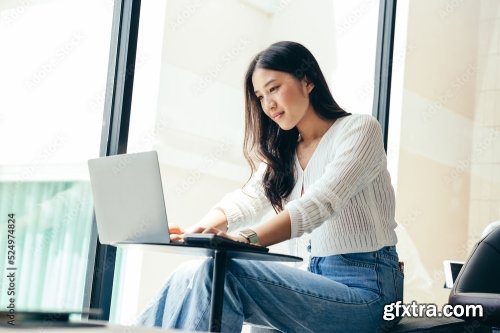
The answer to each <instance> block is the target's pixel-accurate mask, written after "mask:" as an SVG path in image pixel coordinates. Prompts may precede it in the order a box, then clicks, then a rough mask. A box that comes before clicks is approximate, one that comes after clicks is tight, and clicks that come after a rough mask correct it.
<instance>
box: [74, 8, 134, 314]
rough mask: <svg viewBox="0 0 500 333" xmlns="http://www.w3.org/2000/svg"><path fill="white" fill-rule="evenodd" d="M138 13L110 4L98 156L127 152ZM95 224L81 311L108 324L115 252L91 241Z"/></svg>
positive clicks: (95, 237)
mask: <svg viewBox="0 0 500 333" xmlns="http://www.w3.org/2000/svg"><path fill="white" fill-rule="evenodd" d="M140 9H141V0H115V2H114V10H113V27H112V32H111V46H110V53H109V67H108V79H107V85H106V99H105V102H104V118H103V130H102V134H101V148H100V156H109V155H116V154H124V153H126V152H127V142H128V130H129V122H130V111H131V106H132V95H133V94H132V93H133V86H134V72H135V59H136V51H137V36H138V32H139V18H140ZM95 223H96V222H95V216H94V219H93V223H92V224H93V226H92V233H93V234H92V240H93V241H94V244H95V245H96V248H95V253H91V254H90V255H92V257H89V263H92V262H93V263H94V265H91V264H89V271H88V272H87V285H86V290H89V289H90V288H91V293H90V300H89V297H87V299H86V302H87V303H86V304H84V307H86V305H87V304H88V305H89V306H90V308H92V309H101V311H102V313H101V314H91V315H90V318H91V319H100V320H109V313H110V308H111V296H112V290H113V278H114V270H115V260H116V248H114V247H112V246H107V245H102V244H101V243H100V242H99V241H97V242H96V241H95V240H96V239H97V232H96V226H95ZM90 252H93V251H90ZM94 254H95V256H94ZM94 258H95V259H94ZM93 260H94V261H93ZM92 266H93V267H92ZM90 276H92V278H90ZM90 281H91V282H90ZM90 283H91V285H89V284H90Z"/></svg>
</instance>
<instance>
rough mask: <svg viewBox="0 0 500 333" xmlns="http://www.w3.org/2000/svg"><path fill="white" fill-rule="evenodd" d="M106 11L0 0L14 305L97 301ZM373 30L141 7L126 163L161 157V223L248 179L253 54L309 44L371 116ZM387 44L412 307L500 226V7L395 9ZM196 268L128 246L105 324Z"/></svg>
mask: <svg viewBox="0 0 500 333" xmlns="http://www.w3.org/2000/svg"><path fill="white" fill-rule="evenodd" d="M113 6H114V3H113V1H111V0H106V1H104V0H86V1H81V0H79V1H77V0H31V1H30V0H19V1H17V0H2V1H0V43H1V45H4V51H2V52H1V53H0V195H1V197H0V198H1V200H0V228H1V230H2V231H1V232H0V234H1V235H6V232H4V231H6V230H7V214H9V213H15V214H16V239H17V256H16V260H17V261H16V264H17V266H18V272H19V274H18V279H17V281H16V282H17V293H18V298H17V301H16V305H17V307H18V308H19V309H21V308H22V309H34V310H54V309H56V310H74V309H81V308H82V306H83V304H84V298H85V296H86V295H87V296H88V293H89V292H90V290H86V288H85V279H86V271H87V265H88V264H89V262H90V261H93V258H90V260H89V256H90V257H92V253H93V252H92V251H90V250H89V249H90V246H91V239H90V238H91V227H92V215H93V203H92V195H91V191H90V184H89V176H88V171H87V160H88V159H89V158H95V157H98V156H99V149H100V140H101V130H102V126H103V109H104V98H105V92H106V79H107V74H108V59H109V52H110V39H111V26H112V16H113ZM378 26H379V1H378V0H317V1H306V0H188V1H182V0H154V1H153V0H143V1H142V5H141V13H140V27H139V39H138V48H137V60H136V71H135V80H134V90H133V99H132V112H131V119H130V130H129V138H128V152H139V151H146V150H153V149H154V150H157V151H158V153H159V158H160V164H161V171H162V182H163V186H164V194H165V200H166V206H167V212H168V217H169V220H170V221H172V222H175V223H178V224H180V225H181V226H188V225H190V224H192V223H195V222H196V221H197V220H198V219H200V218H201V217H202V216H203V215H204V214H205V213H206V212H207V211H208V210H209V209H210V208H211V207H212V206H213V205H215V204H216V203H217V201H218V200H219V199H220V198H221V197H222V196H223V195H224V194H225V193H227V192H228V191H231V190H234V189H237V188H238V187H241V186H242V185H243V184H244V183H245V181H246V180H247V178H248V176H249V174H250V169H249V167H248V166H247V164H246V162H245V160H244V158H243V154H242V139H243V129H244V118H243V116H244V114H243V107H244V98H243V75H244V72H245V71H246V67H247V65H248V63H249V62H250V60H251V58H252V57H253V56H254V55H255V54H256V53H257V52H259V51H261V50H262V49H264V48H266V47H267V46H268V45H269V44H271V43H273V42H276V41H279V40H293V41H297V42H299V43H302V44H304V45H305V46H306V47H307V48H309V49H310V50H311V52H312V53H313V54H314V55H315V56H316V58H317V60H318V62H319V64H320V66H321V68H322V70H323V72H324V74H325V76H326V78H327V80H328V83H329V86H330V89H331V91H332V93H333V96H334V98H335V99H336V100H337V102H338V103H339V104H340V105H341V106H342V107H343V108H344V109H346V110H347V111H348V112H351V113H363V114H372V113H373V110H372V109H373V95H374V73H375V54H376V46H377V30H378ZM394 43H395V44H394V60H393V64H392V71H393V73H392V91H391V109H390V118H389V140H388V147H387V154H388V165H389V170H390V173H391V178H392V182H393V186H394V188H395V191H396V219H397V222H398V223H399V227H398V229H397V233H398V237H399V243H398V251H399V253H400V256H401V259H402V260H404V261H405V275H406V276H405V279H406V280H405V302H410V301H411V300H416V301H418V302H421V303H422V302H432V303H438V304H443V303H446V302H447V298H448V294H449V290H447V289H444V288H443V283H444V273H443V269H442V261H443V260H446V259H452V260H465V259H466V257H467V255H468V253H469V251H470V249H471V247H472V246H473V245H474V243H475V242H477V241H478V240H479V239H480V236H481V232H482V231H483V229H484V227H485V226H486V225H488V224H489V223H490V222H493V221H495V220H500V2H498V1H495V0H462V1H456V0H406V1H404V0H399V1H398V2H397V15H396V28H395V39H394ZM6 242H7V239H6V237H4V236H2V237H1V238H0V270H1V271H2V272H4V271H5V268H6V265H7V264H6V261H5V259H4V258H6V250H7V244H6ZM285 249H286V247H284V246H277V247H275V248H274V250H275V251H285ZM187 259H188V258H187V257H186V256H176V255H171V254H160V253H151V252H142V251H132V250H127V251H122V250H118V255H117V265H116V267H115V277H114V279H115V281H114V284H113V298H112V308H111V320H112V321H113V322H116V323H122V324H129V323H131V322H132V321H133V319H134V318H135V317H136V316H137V314H138V313H139V312H140V311H141V309H143V308H144V306H145V305H146V304H147V303H148V302H149V301H150V299H151V298H152V297H153V296H154V295H155V293H156V292H157V291H158V289H159V288H160V287H161V286H162V285H163V283H164V282H165V280H166V279H167V277H168V275H169V274H170V272H171V271H173V270H174V269H175V268H176V267H178V266H179V264H180V263H182V262H184V261H186V260H187ZM2 274H3V273H2ZM6 285H7V280H6V279H3V280H2V284H1V285H0V287H1V288H0V289H1V290H5V288H6ZM87 289H88V288H87ZM6 304H7V299H6V297H5V293H2V294H1V296H0V306H2V307H3V306H4V305H6Z"/></svg>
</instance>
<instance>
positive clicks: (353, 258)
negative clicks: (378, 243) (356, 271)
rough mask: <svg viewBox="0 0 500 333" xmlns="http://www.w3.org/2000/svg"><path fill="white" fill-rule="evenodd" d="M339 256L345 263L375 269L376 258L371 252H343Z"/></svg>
mask: <svg viewBox="0 0 500 333" xmlns="http://www.w3.org/2000/svg"><path fill="white" fill-rule="evenodd" d="M339 257H340V258H341V259H342V260H343V261H344V262H345V263H347V264H350V265H354V266H359V267H366V268H371V269H375V263H376V259H375V256H374V254H373V252H361V253H344V254H339Z"/></svg>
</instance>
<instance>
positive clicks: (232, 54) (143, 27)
mask: <svg viewBox="0 0 500 333" xmlns="http://www.w3.org/2000/svg"><path fill="white" fill-rule="evenodd" d="M298 18H300V19H298ZM377 20H378V2H377V1H361V0H359V1H346V0H343V1H339V0H338V1H320V2H315V3H314V6H312V5H311V3H310V2H309V1H306V0H295V1H268V0H262V1H260V0H258V1H250V0H237V1H234V0H225V1H180V0H163V1H151V0H148V1H142V8H141V24H140V29H139V41H138V50H137V53H138V54H137V59H138V64H137V71H136V75H135V83H134V95H133V105H132V115H131V125H130V135H129V149H128V151H129V152H138V151H147V150H152V149H154V150H157V151H158V154H159V158H160V164H161V171H162V181H163V189H164V194H165V201H166V207H167V212H168V217H169V221H172V222H175V223H177V224H180V225H181V226H184V227H185V226H188V225H190V224H193V223H195V222H196V221H197V220H198V219H200V218H201V217H202V216H203V215H204V214H205V213H206V212H208V210H209V209H210V208H211V207H212V206H213V205H214V204H215V203H217V202H218V201H219V199H220V198H221V197H222V195H224V194H225V193H227V192H229V191H231V190H235V189H237V188H239V187H241V186H242V185H243V184H244V183H245V181H246V180H247V178H248V176H249V167H248V166H247V164H246V162H245V160H244V158H243V154H242V148H241V147H242V142H243V129H244V120H243V119H244V112H243V108H244V98H243V84H242V82H243V76H244V72H245V71H246V68H247V66H248V64H249V62H250V60H251V58H252V57H253V56H254V55H255V54H256V53H257V52H259V51H261V50H262V49H264V48H265V47H267V46H269V45H270V44H272V43H273V42H276V41H279V40H293V41H297V42H300V43H302V44H304V45H305V46H306V47H308V48H309V49H310V50H311V52H312V53H313V54H314V55H315V57H316V58H317V59H318V62H319V63H320V66H321V68H322V70H323V72H324V74H325V76H326V77H327V80H328V81H329V85H330V89H331V90H332V93H333V96H334V98H335V99H336V101H337V102H338V103H339V104H340V105H341V106H342V107H343V108H345V109H346V110H348V111H349V112H353V113H366V114H371V113H372V103H373V75H374V72H375V69H374V63H375V48H376V38H377V27H378V24H377ZM284 249H286V246H284V247H278V248H276V249H275V250H276V251H281V250H284ZM121 255H122V258H123V259H122V261H121V263H122V266H121V267H120V272H118V271H117V272H116V273H117V274H116V275H115V285H114V286H115V290H114V293H113V304H114V305H113V307H112V317H113V319H112V320H113V321H115V322H119V323H124V324H126V323H130V321H133V319H134V318H135V317H136V316H137V314H138V312H140V311H141V309H143V308H144V306H145V304H146V303H147V302H148V301H149V300H150V299H151V298H152V296H153V295H154V294H155V293H156V292H157V291H158V289H159V288H160V286H162V284H163V283H164V281H165V280H166V278H167V276H168V274H169V273H170V272H171V271H172V270H173V269H175V268H176V267H177V266H178V265H179V264H180V263H182V262H185V261H187V260H189V258H187V257H186V256H175V255H169V254H159V253H142V252H132V251H131V250H128V251H126V252H122V253H121ZM125 290H126V291H127V292H123V291H125Z"/></svg>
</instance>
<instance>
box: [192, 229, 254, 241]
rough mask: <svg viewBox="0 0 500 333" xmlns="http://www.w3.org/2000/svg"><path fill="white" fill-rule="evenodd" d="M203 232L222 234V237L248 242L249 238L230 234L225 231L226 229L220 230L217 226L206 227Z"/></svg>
mask: <svg viewBox="0 0 500 333" xmlns="http://www.w3.org/2000/svg"><path fill="white" fill-rule="evenodd" d="M202 233H203V234H214V235H217V236H221V237H224V238H227V239H231V240H233V241H236V242H242V243H248V240H247V239H246V238H245V237H243V236H240V235H231V234H228V233H227V232H224V231H222V230H219V229H217V228H206V229H205V230H203V232H202Z"/></svg>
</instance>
